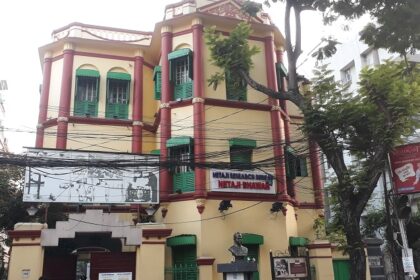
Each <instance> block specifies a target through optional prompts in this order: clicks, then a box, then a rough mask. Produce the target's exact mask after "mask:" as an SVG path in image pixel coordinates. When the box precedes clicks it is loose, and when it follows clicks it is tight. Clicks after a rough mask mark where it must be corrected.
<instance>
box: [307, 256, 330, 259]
mask: <svg viewBox="0 0 420 280" xmlns="http://www.w3.org/2000/svg"><path fill="white" fill-rule="evenodd" d="M309 258H310V259H332V256H309Z"/></svg>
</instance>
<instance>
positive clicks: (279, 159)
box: [264, 34, 289, 200]
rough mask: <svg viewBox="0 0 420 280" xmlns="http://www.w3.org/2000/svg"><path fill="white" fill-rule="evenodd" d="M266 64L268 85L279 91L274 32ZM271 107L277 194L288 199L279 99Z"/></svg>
mask: <svg viewBox="0 0 420 280" xmlns="http://www.w3.org/2000/svg"><path fill="white" fill-rule="evenodd" d="M264 51H265V65H266V72H267V86H268V87H269V88H271V89H273V90H275V91H277V81H276V66H275V63H274V40H273V36H272V34H271V35H270V36H267V37H265V38H264ZM269 104H270V105H271V106H272V107H271V113H270V115H271V131H272V140H273V154H274V157H275V162H276V164H275V176H276V183H277V196H278V197H279V199H282V200H284V199H288V198H289V197H288V195H287V184H286V165H285V160H284V150H283V145H282V142H283V139H282V133H281V132H282V125H281V114H280V111H281V108H280V105H279V100H278V99H275V98H270V99H269Z"/></svg>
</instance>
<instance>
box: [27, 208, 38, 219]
mask: <svg viewBox="0 0 420 280" xmlns="http://www.w3.org/2000/svg"><path fill="white" fill-rule="evenodd" d="M26 212H27V213H28V215H29V216H31V217H33V216H35V214H36V213H37V212H38V208H37V207H35V206H33V205H31V207H29V208H27V209H26Z"/></svg>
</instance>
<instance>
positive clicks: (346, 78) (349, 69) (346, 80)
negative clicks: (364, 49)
mask: <svg viewBox="0 0 420 280" xmlns="http://www.w3.org/2000/svg"><path fill="white" fill-rule="evenodd" d="M354 71H355V69H354V61H353V60H352V61H351V62H350V63H349V64H347V65H346V66H345V67H344V68H343V69H341V70H340V74H341V82H342V83H343V84H350V83H351V82H352V80H353V73H354Z"/></svg>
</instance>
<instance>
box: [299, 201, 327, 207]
mask: <svg viewBox="0 0 420 280" xmlns="http://www.w3.org/2000/svg"><path fill="white" fill-rule="evenodd" d="M299 209H324V207H322V206H319V205H316V204H315V203H311V202H302V203H299Z"/></svg>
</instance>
